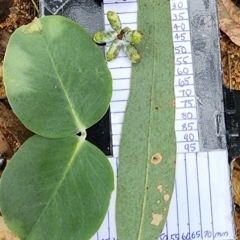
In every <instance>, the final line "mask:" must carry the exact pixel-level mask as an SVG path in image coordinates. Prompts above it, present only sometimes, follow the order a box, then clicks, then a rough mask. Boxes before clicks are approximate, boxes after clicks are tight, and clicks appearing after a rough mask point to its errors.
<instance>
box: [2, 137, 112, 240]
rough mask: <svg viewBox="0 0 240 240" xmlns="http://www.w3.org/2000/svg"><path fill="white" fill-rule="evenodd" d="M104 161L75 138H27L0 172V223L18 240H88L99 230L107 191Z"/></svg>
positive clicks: (109, 172)
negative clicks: (2, 171)
mask: <svg viewBox="0 0 240 240" xmlns="http://www.w3.org/2000/svg"><path fill="white" fill-rule="evenodd" d="M113 188H114V183H113V171H112V168H111V165H110V163H109V161H108V159H107V158H106V157H105V156H104V154H103V153H102V152H101V151H100V150H99V149H97V148H96V147H95V146H93V145H92V144H91V143H89V142H87V141H85V140H80V138H79V137H77V136H72V137H68V138H62V139H46V138H43V137H40V136H37V135H35V136H33V137H32V138H30V139H28V140H27V141H26V142H25V143H24V144H23V146H22V147H21V148H20V149H19V150H18V152H17V153H16V154H15V155H14V157H13V159H12V160H11V162H10V163H9V165H8V166H7V168H6V170H5V171H4V173H3V177H2V179H1V185H0V205H1V211H2V213H3V216H4V221H5V222H6V224H7V225H8V227H9V228H10V230H11V231H12V232H13V233H15V234H16V235H17V236H19V237H20V238H21V239H22V240H24V239H27V240H36V239H39V240H46V239H51V240H66V239H68V240H76V239H81V240H89V239H90V237H91V236H92V235H93V234H94V233H95V232H96V231H97V230H98V228H99V227H100V225H101V223H102V221H103V219H104V217H105V214H106V212H107V209H108V205H109V201H110V196H111V192H112V191H113Z"/></svg>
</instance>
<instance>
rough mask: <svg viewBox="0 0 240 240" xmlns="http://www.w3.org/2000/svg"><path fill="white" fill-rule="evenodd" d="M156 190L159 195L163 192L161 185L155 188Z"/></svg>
mask: <svg viewBox="0 0 240 240" xmlns="http://www.w3.org/2000/svg"><path fill="white" fill-rule="evenodd" d="M157 189H158V190H159V192H160V193H161V192H162V191H163V186H162V185H159V186H158V187H157Z"/></svg>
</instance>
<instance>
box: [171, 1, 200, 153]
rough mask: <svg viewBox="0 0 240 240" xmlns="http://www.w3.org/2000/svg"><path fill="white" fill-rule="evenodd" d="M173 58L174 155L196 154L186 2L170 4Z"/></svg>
mask: <svg viewBox="0 0 240 240" xmlns="http://www.w3.org/2000/svg"><path fill="white" fill-rule="evenodd" d="M171 12H172V29H173V41H174V54H175V84H174V85H175V96H176V124H175V128H176V132H177V144H178V152H198V150H199V144H198V131H197V130H198V129H197V113H196V99H195V91H194V79H193V66H192V52H191V41H190V40H191V39H190V29H189V19H188V9H187V1H185V0H182V1H180V0H175V1H174V0H173V1H172V2H171Z"/></svg>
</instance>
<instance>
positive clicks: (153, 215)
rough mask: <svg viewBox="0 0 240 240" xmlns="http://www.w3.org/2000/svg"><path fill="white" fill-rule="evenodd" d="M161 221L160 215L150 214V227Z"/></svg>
mask: <svg viewBox="0 0 240 240" xmlns="http://www.w3.org/2000/svg"><path fill="white" fill-rule="evenodd" d="M162 220H163V215H162V214H157V213H152V221H151V224H152V225H154V226H158V225H159V224H160V222H161V221H162Z"/></svg>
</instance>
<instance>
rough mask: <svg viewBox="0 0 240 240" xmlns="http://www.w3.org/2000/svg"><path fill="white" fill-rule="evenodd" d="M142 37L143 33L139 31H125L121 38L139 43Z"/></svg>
mask: <svg viewBox="0 0 240 240" xmlns="http://www.w3.org/2000/svg"><path fill="white" fill-rule="evenodd" d="M143 38H144V34H143V33H142V32H141V31H138V30H135V31H126V32H125V33H124V35H123V40H125V41H128V42H132V43H139V42H140V41H141V40H142V39H143Z"/></svg>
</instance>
